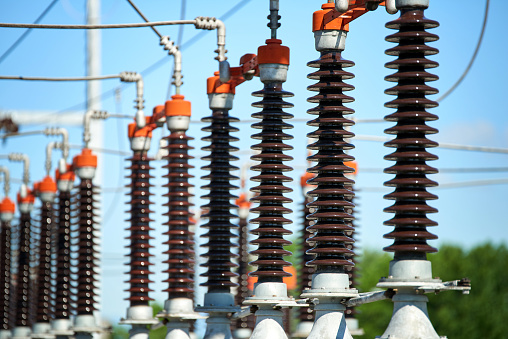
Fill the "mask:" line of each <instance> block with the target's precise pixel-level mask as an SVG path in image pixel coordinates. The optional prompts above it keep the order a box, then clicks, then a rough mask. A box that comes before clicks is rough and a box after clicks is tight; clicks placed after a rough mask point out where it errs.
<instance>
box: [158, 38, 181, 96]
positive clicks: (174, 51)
mask: <svg viewBox="0 0 508 339" xmlns="http://www.w3.org/2000/svg"><path fill="white" fill-rule="evenodd" d="M160 45H161V46H164V49H165V50H166V51H168V54H169V55H172V56H173V58H174V68H173V82H172V84H173V85H175V93H176V94H180V87H181V86H182V85H183V81H182V78H183V75H182V52H181V51H180V48H179V47H178V46H176V45H175V42H174V41H172V40H171V39H170V38H169V36H162V37H161V40H160Z"/></svg>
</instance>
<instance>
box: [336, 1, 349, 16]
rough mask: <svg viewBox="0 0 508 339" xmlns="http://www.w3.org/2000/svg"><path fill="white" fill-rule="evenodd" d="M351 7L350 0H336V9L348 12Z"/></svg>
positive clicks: (340, 11)
mask: <svg viewBox="0 0 508 339" xmlns="http://www.w3.org/2000/svg"><path fill="white" fill-rule="evenodd" d="M348 8H349V0H335V10H336V11H337V12H339V13H345V12H347V10H348Z"/></svg>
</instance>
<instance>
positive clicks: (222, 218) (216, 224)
mask: <svg viewBox="0 0 508 339" xmlns="http://www.w3.org/2000/svg"><path fill="white" fill-rule="evenodd" d="M201 121H203V122H207V123H210V125H209V126H206V127H204V128H203V129H202V130H203V131H205V132H210V134H209V135H208V136H205V137H203V138H202V140H203V141H208V142H210V144H209V145H208V146H205V147H203V148H202V150H203V151H205V152H207V154H208V155H207V156H205V157H203V158H202V159H203V160H204V161H206V162H208V165H206V166H203V167H202V168H201V169H203V170H205V171H209V172H210V173H209V174H208V175H205V176H203V177H202V179H204V180H207V181H209V184H208V185H205V186H202V187H201V188H202V189H204V190H208V191H210V192H209V193H208V194H206V195H204V196H202V198H204V199H207V200H209V202H208V204H206V205H203V206H202V209H204V210H206V211H207V212H206V213H205V214H202V215H201V217H202V218H204V219H208V222H207V223H206V224H203V225H202V226H201V227H203V228H207V229H208V232H207V233H205V234H203V235H202V236H201V237H203V238H208V242H207V243H205V244H203V245H201V246H202V247H207V248H208V252H206V253H204V254H202V255H201V256H202V257H204V258H207V261H206V263H204V264H202V265H201V266H203V267H206V269H207V271H206V272H205V273H203V274H201V276H204V277H206V278H207V281H206V282H204V283H202V284H201V286H206V287H208V292H225V293H229V292H230V288H231V287H233V286H237V284H236V283H234V282H232V281H231V278H233V277H236V276H237V274H236V273H233V272H232V269H233V268H234V267H236V266H238V265H237V264H235V263H233V261H232V258H233V257H236V256H237V255H236V254H234V253H233V249H234V248H235V247H238V244H237V243H236V242H233V241H232V240H233V239H234V238H235V237H237V235H236V234H234V233H233V232H232V229H233V228H236V227H238V225H236V224H234V223H232V222H231V220H232V219H236V218H238V216H237V215H236V214H234V213H231V210H236V209H237V208H238V207H237V206H236V205H234V204H232V203H231V200H234V199H236V198H238V197H237V196H236V195H234V194H232V193H231V191H232V190H236V189H238V187H237V186H235V185H233V184H231V182H232V181H234V180H238V177H237V176H235V175H233V174H232V172H233V171H236V170H238V167H236V166H233V165H231V161H235V160H238V157H236V156H234V155H232V154H231V152H233V151H237V150H238V148H237V147H235V146H232V145H231V142H233V141H237V140H238V138H236V137H234V136H232V135H231V133H232V132H236V131H238V128H236V127H233V126H231V125H230V123H231V122H233V121H238V119H237V118H234V117H231V116H229V110H226V109H217V110H213V111H212V115H211V116H209V117H205V118H203V119H201Z"/></svg>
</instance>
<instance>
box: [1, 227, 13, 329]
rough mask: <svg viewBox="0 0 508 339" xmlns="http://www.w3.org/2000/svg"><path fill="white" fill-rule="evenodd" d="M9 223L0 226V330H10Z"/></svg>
mask: <svg viewBox="0 0 508 339" xmlns="http://www.w3.org/2000/svg"><path fill="white" fill-rule="evenodd" d="M11 293H12V288H11V223H10V222H9V221H2V222H1V224H0V295H1V296H0V316H1V317H2V318H1V319H0V329H1V330H9V329H10V318H11V313H12V311H11V308H10V304H11Z"/></svg>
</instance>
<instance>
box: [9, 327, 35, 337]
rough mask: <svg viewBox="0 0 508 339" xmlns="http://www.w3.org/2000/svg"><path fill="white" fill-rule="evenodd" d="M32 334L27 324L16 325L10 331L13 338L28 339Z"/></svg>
mask: <svg viewBox="0 0 508 339" xmlns="http://www.w3.org/2000/svg"><path fill="white" fill-rule="evenodd" d="M31 335H32V330H31V329H30V327H28V326H18V327H15V328H14V330H13V331H12V338H13V339H29V338H30V336H31Z"/></svg>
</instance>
